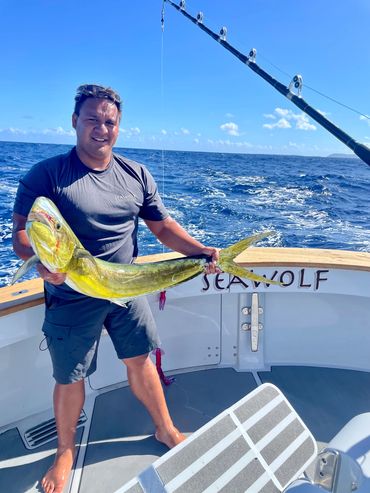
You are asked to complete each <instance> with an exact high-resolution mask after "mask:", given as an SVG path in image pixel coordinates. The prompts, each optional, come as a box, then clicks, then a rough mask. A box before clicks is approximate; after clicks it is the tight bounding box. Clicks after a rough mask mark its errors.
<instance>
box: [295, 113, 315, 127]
mask: <svg viewBox="0 0 370 493" xmlns="http://www.w3.org/2000/svg"><path fill="white" fill-rule="evenodd" d="M296 128H298V130H316V126H315V125H313V124H312V123H310V122H309V121H308V118H307V117H306V116H305V115H303V118H300V119H299V120H297V123H296Z"/></svg>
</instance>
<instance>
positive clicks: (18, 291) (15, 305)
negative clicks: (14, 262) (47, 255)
mask: <svg viewBox="0 0 370 493" xmlns="http://www.w3.org/2000/svg"><path fill="white" fill-rule="evenodd" d="M43 302H44V283H43V281H42V279H41V278H39V277H38V278H37V279H31V280H29V281H23V282H19V283H17V284H14V285H13V286H6V287H4V288H0V317H3V316H4V315H9V314H10V313H15V312H17V311H19V310H24V309H25V308H30V307H31V306H37V305H41V304H42V303H43Z"/></svg>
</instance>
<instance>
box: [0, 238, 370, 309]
mask: <svg viewBox="0 0 370 493" xmlns="http://www.w3.org/2000/svg"><path fill="white" fill-rule="evenodd" d="M179 257H181V255H180V254H179V253H177V252H170V253H160V254H155V255H147V256H142V257H139V258H138V259H137V260H136V262H137V263H144V262H158V261H161V260H169V259H174V258H179ZM236 261H237V263H238V264H240V265H242V266H244V267H271V266H281V267H307V268H317V267H318V268H330V269H345V270H346V269H348V270H359V271H367V272H370V253H368V252H354V251H349V250H330V249H319V248H275V247H260V248H249V249H247V250H245V251H244V252H243V253H241V254H240V255H238V256H237V257H236ZM43 302H44V288H43V282H42V279H41V278H36V279H31V280H28V281H22V282H19V283H17V284H15V285H13V286H5V287H3V288H0V317H3V316H5V315H9V314H11V313H15V312H17V311H20V310H24V309H26V308H31V307H33V306H38V305H41V304H42V303H43Z"/></svg>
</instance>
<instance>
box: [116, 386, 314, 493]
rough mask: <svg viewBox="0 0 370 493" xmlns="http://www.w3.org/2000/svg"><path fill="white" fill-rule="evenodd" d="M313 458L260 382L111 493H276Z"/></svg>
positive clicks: (275, 392) (307, 439)
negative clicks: (248, 392)
mask: <svg viewBox="0 0 370 493" xmlns="http://www.w3.org/2000/svg"><path fill="white" fill-rule="evenodd" d="M316 456H317V445H316V441H315V439H314V438H313V436H312V435H311V433H310V431H309V430H308V429H307V427H306V426H305V425H304V423H303V422H302V420H301V419H300V417H299V416H298V415H297V413H296V412H295V411H294V409H293V408H292V406H291V405H290V403H289V402H288V401H287V399H286V398H285V397H284V395H283V394H282V393H281V391H280V390H279V389H278V388H277V387H275V386H274V385H272V384H270V383H266V384H263V385H261V386H259V387H257V388H256V389H255V390H253V391H252V392H251V393H250V394H248V395H247V396H245V397H244V398H243V399H241V400H240V401H238V402H237V403H236V404H234V405H232V406H231V407H230V408H228V409H226V410H225V411H223V412H222V413H221V414H219V415H218V416H216V417H215V418H214V419H212V420H211V421H210V422H209V423H207V424H206V425H204V426H203V427H202V428H200V429H199V430H197V431H196V432H195V433H193V434H192V435H191V436H190V437H189V438H187V439H186V440H185V441H184V442H182V443H180V444H179V445H177V446H176V447H175V448H173V449H172V450H170V451H169V452H167V453H166V454H165V455H163V456H162V457H160V458H159V459H157V460H156V461H155V462H154V463H153V464H152V465H151V466H150V467H149V468H148V469H146V470H145V471H143V472H142V473H141V474H140V475H139V476H138V477H136V478H134V479H133V480H131V481H130V482H129V483H127V484H125V485H124V486H122V488H120V489H119V490H117V492H116V493H142V492H145V493H147V492H150V493H163V492H167V493H170V492H176V493H201V492H202V493H216V492H219V491H222V492H225V493H226V492H230V493H236V492H249V493H258V492H261V493H278V492H282V491H284V489H285V488H286V487H287V486H288V485H289V484H291V482H292V481H294V480H295V479H297V478H299V477H300V476H301V475H302V473H303V471H304V470H305V469H306V468H307V466H308V465H309V464H310V463H311V462H312V461H313V460H314V459H315V458H316Z"/></svg>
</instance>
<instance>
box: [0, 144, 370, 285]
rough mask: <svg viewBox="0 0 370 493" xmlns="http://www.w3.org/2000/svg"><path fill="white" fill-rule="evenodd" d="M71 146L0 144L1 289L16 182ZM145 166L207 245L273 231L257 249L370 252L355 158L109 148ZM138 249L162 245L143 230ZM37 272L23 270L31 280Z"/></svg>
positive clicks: (369, 193) (367, 180)
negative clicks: (287, 248)
mask: <svg viewBox="0 0 370 493" xmlns="http://www.w3.org/2000/svg"><path fill="white" fill-rule="evenodd" d="M69 149H70V146H65V145H54V144H29V143H16V142H0V165H1V184H0V218H1V221H0V243H1V250H0V286H4V285H6V284H8V283H9V280H10V279H11V277H12V275H13V273H14V272H15V270H16V269H17V267H18V266H19V265H20V261H19V259H18V258H17V257H16V256H15V254H14V253H13V251H12V244H11V232H12V222H11V215H12V207H13V202H14V198H15V193H16V190H17V186H18V181H19V179H20V177H21V176H22V175H24V174H25V173H26V172H27V170H28V169H29V168H30V167H31V166H32V165H33V164H34V163H36V162H38V161H40V160H43V159H46V158H48V157H51V156H54V155H56V154H60V153H64V152H67V151H68V150H69ZM115 151H116V152H118V153H120V154H123V155H125V156H127V157H128V158H130V159H134V160H136V161H139V162H141V163H143V164H145V165H146V166H147V168H148V169H149V170H150V172H151V173H152V174H153V176H154V177H155V179H156V181H157V183H158V188H159V190H160V192H161V195H162V197H163V199H164V202H165V204H166V206H167V208H168V209H169V211H170V213H171V215H172V217H174V218H175V219H176V220H177V221H178V222H179V223H180V224H181V225H182V226H184V227H185V229H187V231H189V233H190V234H192V235H193V236H194V237H196V238H197V239H199V240H200V241H202V242H203V243H204V244H206V245H209V246H217V247H225V246H227V245H229V244H231V243H234V242H236V241H237V240H239V239H242V238H244V237H246V236H248V235H251V234H253V233H256V232H259V231H262V230H273V231H275V233H276V234H275V235H274V236H271V237H269V238H268V239H266V240H264V241H263V242H262V243H261V245H264V246H284V247H310V248H337V249H343V250H356V251H370V167H369V166H367V165H366V164H364V163H363V162H362V161H360V160H359V159H355V158H334V157H330V158H329V157H328V158H324V157H302V156H281V155H279V156H274V155H261V154H258V155H257V154H220V153H208V152H207V153H205V152H180V151H160V150H149V149H148V150H144V149H121V148H117V149H115ZM139 246H140V254H141V255H146V254H151V253H159V252H162V251H163V247H162V245H161V244H160V243H158V241H157V240H156V239H155V238H154V237H153V236H152V235H151V233H150V232H149V231H148V230H147V229H146V228H145V225H142V226H141V227H140V232H139ZM35 275H36V274H35V273H34V274H30V275H29V276H28V277H33V276H35Z"/></svg>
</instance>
